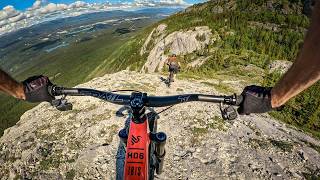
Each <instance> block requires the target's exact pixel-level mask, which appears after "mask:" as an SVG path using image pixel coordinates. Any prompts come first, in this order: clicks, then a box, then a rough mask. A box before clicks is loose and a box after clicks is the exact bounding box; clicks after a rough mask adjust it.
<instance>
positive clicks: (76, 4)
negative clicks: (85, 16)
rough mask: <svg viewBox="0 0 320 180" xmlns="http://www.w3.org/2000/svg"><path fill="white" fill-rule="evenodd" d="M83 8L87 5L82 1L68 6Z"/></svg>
mask: <svg viewBox="0 0 320 180" xmlns="http://www.w3.org/2000/svg"><path fill="white" fill-rule="evenodd" d="M85 6H88V4H87V3H85V2H83V1H76V2H74V3H72V4H70V5H69V8H81V7H85Z"/></svg>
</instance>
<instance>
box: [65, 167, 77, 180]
mask: <svg viewBox="0 0 320 180" xmlns="http://www.w3.org/2000/svg"><path fill="white" fill-rule="evenodd" d="M75 176H76V171H75V170H74V169H71V170H69V171H68V172H67V173H66V179H67V180H72V179H73V178H74V177H75Z"/></svg>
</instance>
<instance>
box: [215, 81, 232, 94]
mask: <svg viewBox="0 0 320 180" xmlns="http://www.w3.org/2000/svg"><path fill="white" fill-rule="evenodd" d="M213 86H214V88H215V89H216V90H217V91H219V92H220V93H224V94H230V93H233V92H234V89H233V88H231V87H230V86H228V85H226V84H224V83H222V82H221V81H220V82H219V84H214V85H213Z"/></svg>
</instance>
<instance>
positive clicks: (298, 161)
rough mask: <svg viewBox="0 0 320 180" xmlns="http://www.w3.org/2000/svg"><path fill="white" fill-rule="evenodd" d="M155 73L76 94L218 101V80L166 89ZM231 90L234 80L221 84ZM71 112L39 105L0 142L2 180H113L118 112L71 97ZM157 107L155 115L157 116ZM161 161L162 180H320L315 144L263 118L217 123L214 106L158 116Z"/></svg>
mask: <svg viewBox="0 0 320 180" xmlns="http://www.w3.org/2000/svg"><path fill="white" fill-rule="evenodd" d="M160 77H161V76H160V75H158V74H145V73H143V74H140V73H136V72H131V71H121V72H118V73H115V74H108V75H105V76H103V77H99V78H95V79H93V80H91V81H89V82H87V83H85V84H81V85H78V87H88V88H97V89H100V90H114V89H136V90H140V91H143V92H148V93H149V94H156V95H170V94H181V93H208V94H221V92H219V91H217V88H215V87H218V86H217V85H218V84H219V81H217V80H176V82H175V83H174V84H173V85H172V87H171V88H170V89H169V88H167V87H166V85H165V84H164V83H163V82H162V81H161V79H160ZM223 83H224V84H225V85H228V86H232V87H235V86H234V85H235V84H239V82H238V81H228V82H223ZM238 90H239V89H238ZM68 99H69V100H70V102H72V103H73V105H74V109H73V110H72V111H67V112H59V111H58V110H56V109H54V108H53V107H51V106H50V105H49V104H48V103H41V104H40V105H38V106H37V107H35V108H34V109H32V110H30V111H28V112H26V113H25V114H24V115H23V116H22V117H21V119H20V121H19V122H18V123H17V124H16V125H15V126H13V127H12V128H9V129H7V130H6V131H5V134H4V136H3V137H1V139H0V149H1V151H0V177H1V179H7V178H9V179H13V178H19V179H30V178H32V179H73V178H74V179H95V178H102V179H114V178H115V161H116V154H117V148H118V144H119V138H118V136H117V133H118V130H120V129H121V128H122V127H123V126H124V122H125V117H118V116H116V111H117V110H119V109H120V108H121V106H118V105H112V104H110V103H106V102H103V101H101V100H97V99H94V98H91V97H69V98H68ZM161 109H162V108H158V109H156V111H160V110H161ZM158 130H159V131H163V132H166V133H167V135H168V141H167V146H166V147H167V156H166V160H165V170H164V173H163V174H161V175H160V176H158V177H159V178H160V179H177V178H180V179H212V178H216V179H221V178H228V179H269V178H272V179H282V178H284V179H304V178H310V177H316V176H320V174H319V172H320V171H319V169H320V153H319V151H320V141H319V140H316V139H314V138H312V137H310V136H308V135H306V134H303V133H302V132H300V131H297V130H296V129H294V128H292V127H288V126H287V125H285V124H283V123H280V122H278V121H276V120H274V119H273V118H271V117H270V116H268V115H250V116H240V117H239V118H238V119H237V120H234V121H223V120H222V119H221V116H220V112H219V109H218V105H215V104H210V103H200V102H191V103H185V104H180V105H176V106H174V107H173V108H171V109H169V110H168V111H165V112H163V113H162V114H160V119H159V120H158Z"/></svg>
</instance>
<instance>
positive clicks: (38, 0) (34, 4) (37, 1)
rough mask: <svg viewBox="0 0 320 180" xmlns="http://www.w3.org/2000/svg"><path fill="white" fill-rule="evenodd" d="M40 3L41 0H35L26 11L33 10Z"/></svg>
mask: <svg viewBox="0 0 320 180" xmlns="http://www.w3.org/2000/svg"><path fill="white" fill-rule="evenodd" d="M41 5H42V0H36V1H35V2H34V3H33V5H32V6H31V7H30V8H28V9H27V10H28V11H32V10H35V9H39V8H40V7H41Z"/></svg>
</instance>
